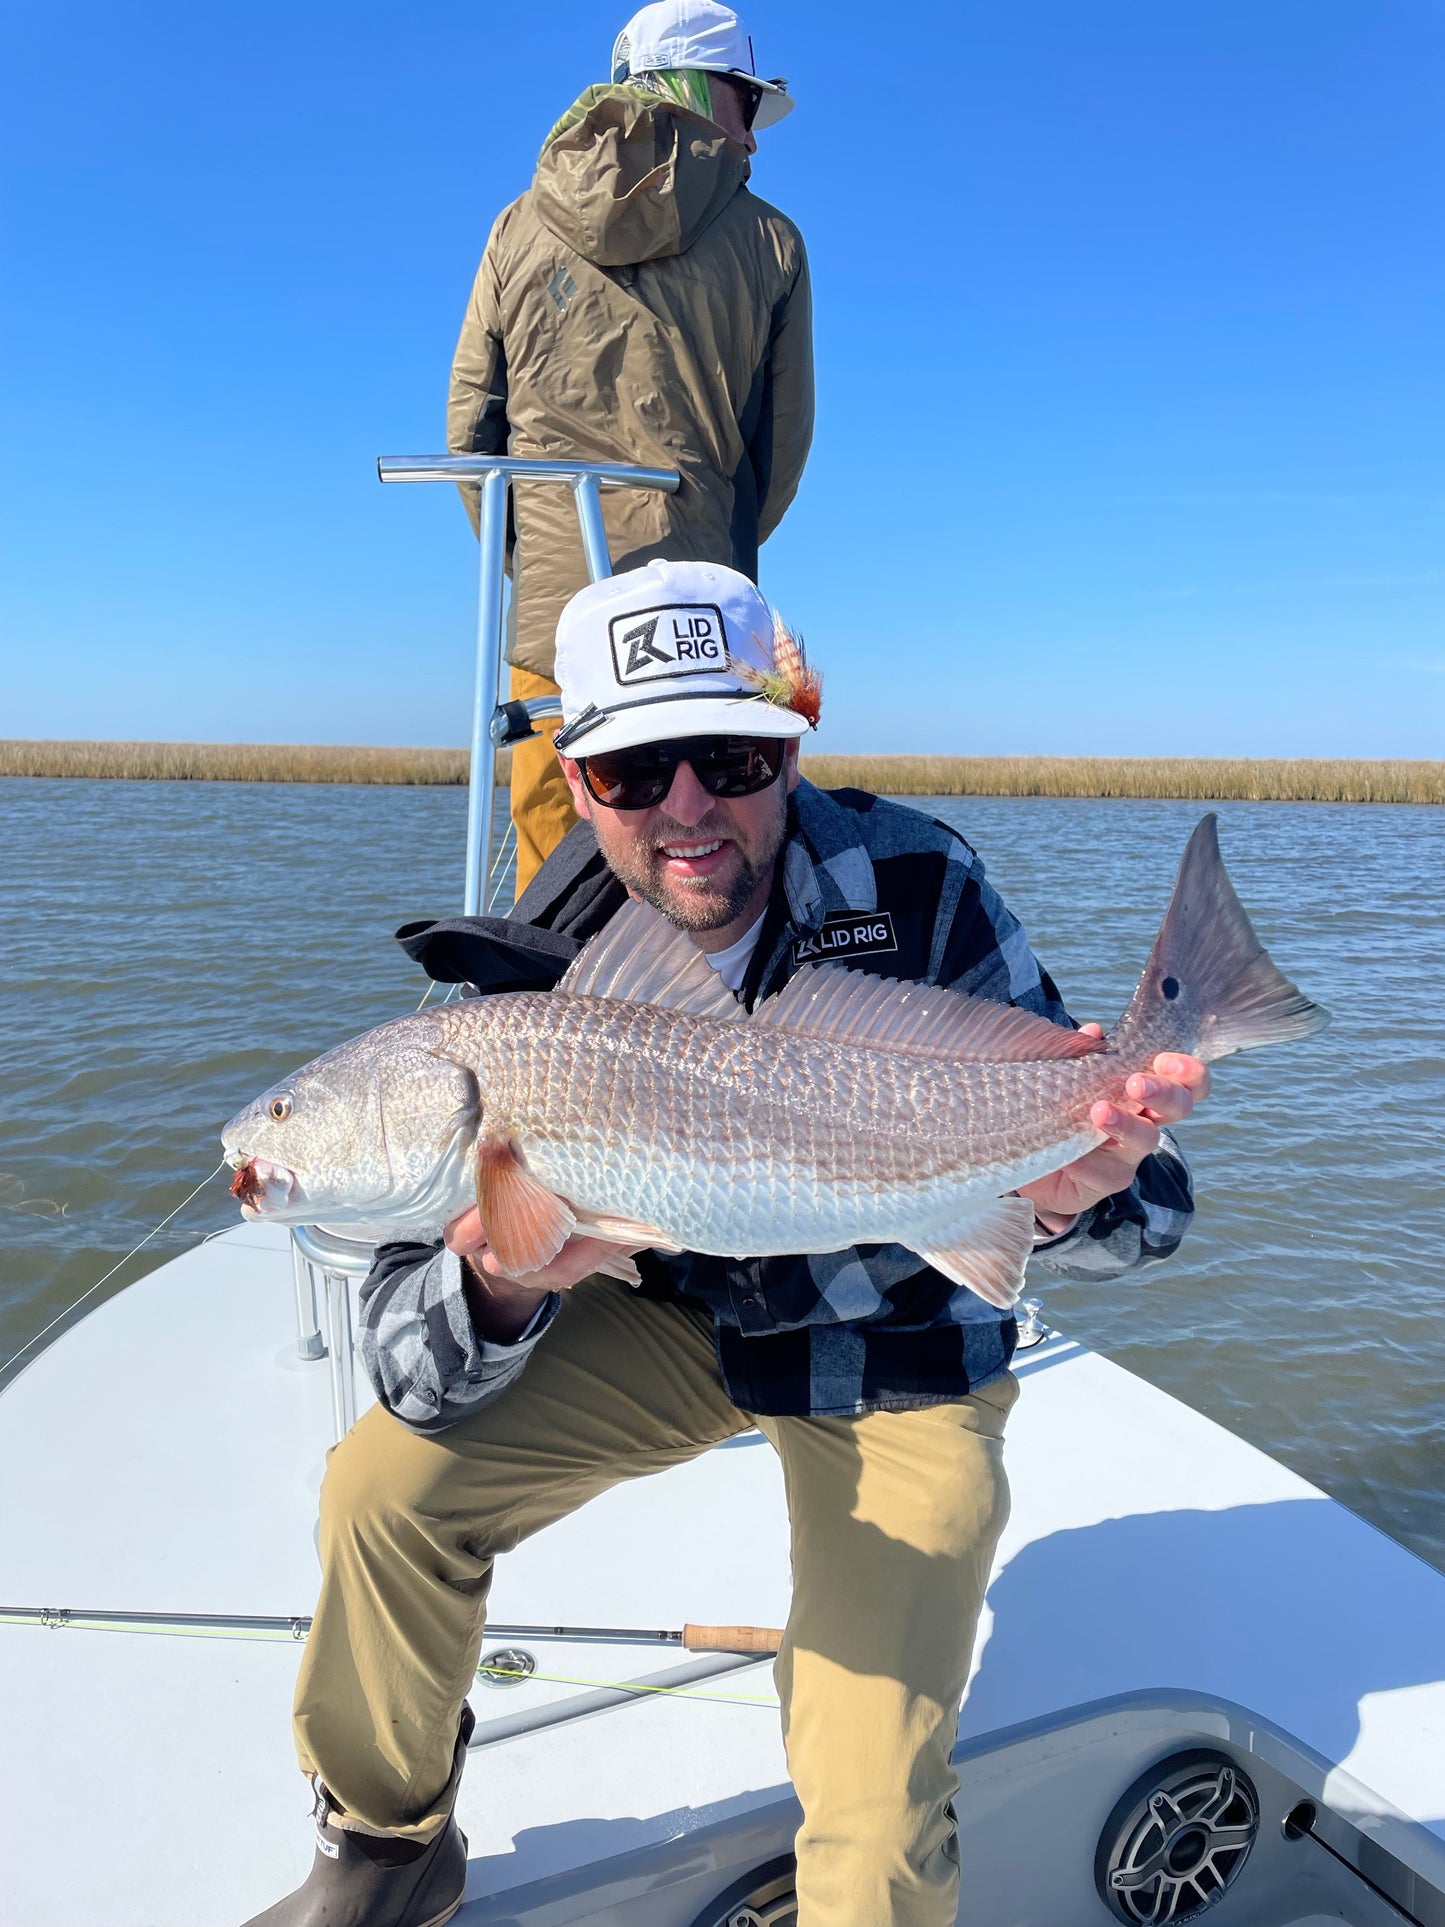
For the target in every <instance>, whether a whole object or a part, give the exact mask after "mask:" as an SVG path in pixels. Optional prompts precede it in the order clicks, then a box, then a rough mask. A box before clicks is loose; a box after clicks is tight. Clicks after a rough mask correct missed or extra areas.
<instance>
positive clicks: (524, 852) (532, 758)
mask: <svg viewBox="0 0 1445 1927" xmlns="http://www.w3.org/2000/svg"><path fill="white" fill-rule="evenodd" d="M558 693H559V692H558V689H557V685H556V683H554V682H550V681H549V680H548V679H547V677H546V676H537V675H534V674H533V673H532V671H531V670H530V669H513V671H512V672H511V699H512V701H513V702H519V701H522V700H524V699H525V698H526V697H528V696H555V695H557V694H558ZM561 727H562V719H561V717H560V716H554V717H553V718H552V719H551V721H550V722H545V723H538V724H537V725H536V729H537V734H536V735H535V736H533V737H531V738H530V739H529V740H528V741H527V742H525V743H518V744H517V745H516V747H515V748H514V749H513V751H512V796H511V808H512V822H513V824H514V825H515V827H516V831H517V895H518V896H521V894H522V892H523V891H524V890H525V889H526V887H527V885H528V884H529V883H530V882H531V881H532V878H533V877H534V876H536V874H537V872H538V871H539V870H540V869H541V867H542V865H543V864H544V863H545V862H546V861H547V858H548V857H549V856H551V854H552V852H553V851H554V850H555V849H556V847H557V845H558V844H559V843H560V842H561V841H562V839H563V837H564V836H565V835H566V834H567V832H568V830H570V829H571V827H572V825H573V824H574V823H575V822H576V821H577V812H576V811H575V810H574V809H573V807H572V793H571V791H570V790H569V789H568V788H567V778H566V777H565V776H564V775H563V774H562V765H561V764H560V763H559V762H558V761H557V753H556V751H555V750H554V749H553V747H552V738H553V737H554V736H555V735H556V734H557V731H558V730H559V729H560V728H561Z"/></svg>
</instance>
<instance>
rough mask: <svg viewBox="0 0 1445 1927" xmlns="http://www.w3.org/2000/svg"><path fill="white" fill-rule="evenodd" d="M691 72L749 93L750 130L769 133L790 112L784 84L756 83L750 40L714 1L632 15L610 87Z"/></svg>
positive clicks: (678, 1) (664, 1) (687, 1)
mask: <svg viewBox="0 0 1445 1927" xmlns="http://www.w3.org/2000/svg"><path fill="white" fill-rule="evenodd" d="M689 69H692V70H694V71H696V72H699V73H705V74H726V75H727V77H728V78H729V79H730V80H736V81H740V82H741V83H742V85H743V86H744V87H749V88H752V89H753V90H754V91H755V94H756V97H757V106H756V108H755V110H754V114H753V119H752V125H753V126H754V127H772V126H774V125H775V124H776V123H777V122H778V121H780V120H781V119H782V118H783V116H784V114H790V113H791V112H792V111H793V106H794V102H793V100H792V98H791V96H790V95H789V93H788V83H787V81H786V80H760V79H759V78H758V70H757V62H756V61H755V59H754V58H753V37H752V35H751V34H750V33H749V32H748V31H747V29H746V28H745V27H744V26H743V24H742V22H741V21H740V20H739V19H738V17H737V15H736V14H735V13H734V12H733V10H732V8H731V7H724V6H721V5H719V4H718V0H654V4H653V5H652V6H650V7H643V8H642V10H641V11H640V12H638V13H635V14H633V16H632V18H631V19H630V20H629V21H628V23H627V25H626V26H625V27H624V28H623V29H622V31H621V33H620V34H618V36H617V39H616V41H615V43H614V45H613V48H612V78H613V80H614V81H622V80H630V79H632V78H633V77H634V76H636V75H638V74H647V73H664V72H679V71H683V72H685V71H687V70H689Z"/></svg>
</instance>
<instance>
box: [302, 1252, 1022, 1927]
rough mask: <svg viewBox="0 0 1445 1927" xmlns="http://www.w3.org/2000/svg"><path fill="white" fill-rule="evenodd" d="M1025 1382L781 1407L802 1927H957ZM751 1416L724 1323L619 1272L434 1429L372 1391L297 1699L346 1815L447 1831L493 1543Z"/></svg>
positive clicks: (312, 1760)
mask: <svg viewBox="0 0 1445 1927" xmlns="http://www.w3.org/2000/svg"><path fill="white" fill-rule="evenodd" d="M1015 1396H1016V1386H1015V1383H1014V1380H1013V1379H1012V1378H1011V1377H1008V1376H1005V1377H1004V1378H1002V1379H999V1380H996V1381H995V1382H994V1383H993V1384H991V1385H988V1386H986V1387H985V1388H984V1389H983V1390H982V1391H981V1392H978V1393H975V1394H974V1395H973V1396H971V1397H969V1398H965V1399H961V1400H959V1401H957V1402H954V1403H949V1404H942V1405H933V1406H928V1407H924V1408H923V1409H921V1410H916V1411H907V1412H874V1413H869V1414H867V1415H865V1416H863V1417H857V1418H781V1419H780V1418H761V1419H759V1420H757V1424H758V1426H759V1428H760V1429H761V1430H762V1431H763V1432H764V1433H765V1434H766V1436H767V1438H768V1440H769V1441H770V1442H771V1444H772V1445H773V1447H774V1449H775V1450H776V1451H777V1453H778V1455H779V1457H780V1458H781V1460H782V1464H783V1474H784V1479H785V1483H786V1488H787V1496H788V1509H789V1515H790V1518H791V1522H792V1550H793V1602H792V1609H791V1612H790V1614H789V1619H788V1626H787V1634H786V1639H785V1642H784V1645H783V1649H782V1651H781V1653H780V1654H779V1656H778V1660H777V1666H776V1678H777V1683H778V1689H779V1693H780V1695H781V1698H782V1703H783V1724H784V1733H785V1738H786V1741H787V1750H788V1764H789V1770H790V1772H791V1775H792V1779H793V1783H794V1785H795V1787H796V1788H797V1792H798V1796H799V1799H800V1800H801V1802H802V1807H803V1815H804V1818H803V1824H802V1827H801V1830H800V1831H799V1834H798V1842H797V1846H798V1895H799V1916H798V1918H799V1927H951V1923H952V1922H953V1920H954V1917H955V1913H956V1910H957V1905H958V1861H957V1848H956V1845H955V1840H954V1829H953V1821H952V1815H951V1809H950V1804H949V1803H950V1801H951V1800H952V1797H953V1795H954V1792H955V1791H956V1787H957V1780H956V1777H955V1775H954V1772H953V1769H952V1767H951V1766H950V1764H949V1753H950V1751H951V1748H952V1745H953V1739H954V1733H955V1728H956V1721H957V1712H958V1703H959V1699H960V1697H961V1695H962V1692H963V1687H964V1683H965V1681H966V1679H967V1676H968V1667H969V1658H970V1654H971V1651H972V1647H973V1637H974V1629H975V1626H976V1624H977V1620H978V1612H979V1606H980V1603H981V1601H982V1598H983V1592H984V1587H985V1584H986V1582H987V1577H988V1571H989V1564H990V1560H991V1558H992V1554H993V1550H994V1546H995V1544H996V1542H997V1539H998V1535H999V1532H1000V1531H1001V1529H1002V1527H1003V1523H1004V1519H1005V1517H1006V1515H1007V1510H1008V1496H1007V1486H1006V1484H1005V1480H1004V1473H1003V1465H1002V1437H1003V1429H1004V1421H1005V1419H1006V1417H1007V1414H1008V1411H1009V1408H1010V1406H1011V1405H1012V1403H1013V1401H1014V1398H1015ZM752 1423H753V1420H752V1419H751V1418H750V1417H749V1415H748V1414H747V1413H745V1412H741V1411H739V1410H738V1409H737V1407H736V1406H734V1405H732V1404H731V1403H730V1402H729V1400H728V1398H727V1396H726V1394H725V1393H724V1392H723V1389H722V1387H721V1385H720V1384H719V1382H718V1377H717V1368H716V1364H715V1360H714V1354H713V1344H712V1334H711V1321H710V1320H709V1319H708V1318H707V1317H706V1316H704V1315H702V1314H700V1313H695V1312H692V1311H688V1310H684V1309H682V1308H681V1307H678V1306H676V1305H664V1304H656V1303H653V1302H650V1301H648V1300H646V1299H640V1298H637V1297H635V1296H633V1295H632V1294H630V1293H629V1292H628V1291H626V1290H625V1289H624V1288H620V1287H619V1286H617V1285H615V1284H611V1283H608V1282H606V1281H603V1280H588V1281H587V1282H586V1283H584V1284H582V1285H579V1286H578V1287H577V1288H576V1289H575V1290H573V1291H572V1292H570V1293H566V1294H564V1296H563V1302H562V1310H561V1312H560V1313H559V1315H558V1317H557V1320H556V1322H555V1324H554V1325H553V1326H552V1328H551V1330H550V1331H549V1332H548V1333H547V1335H546V1336H545V1338H544V1339H543V1340H542V1342H541V1343H540V1344H539V1345H538V1347H537V1349H536V1351H535V1352H534V1354H533V1356H532V1359H531V1361H530V1363H529V1364H528V1367H527V1369H526V1371H525V1373H524V1374H523V1375H522V1377H521V1378H520V1379H518V1380H517V1381H516V1383H515V1384H513V1385H512V1386H511V1387H510V1388H509V1389H508V1390H507V1391H506V1392H504V1393H503V1394H502V1395H501V1397H500V1398H498V1399H497V1400H496V1401H495V1402H494V1403H493V1404H491V1405H489V1406H487V1407H486V1408H485V1409H484V1410H483V1411H481V1412H480V1413H478V1415H477V1416H476V1417H475V1418H472V1419H469V1420H467V1421H466V1422H465V1423H463V1424H461V1425H458V1426H456V1427H454V1428H452V1429H451V1430H449V1431H447V1432H445V1433H444V1434H442V1435H441V1436H439V1437H436V1438H421V1437H418V1436H417V1435H416V1434H414V1433H411V1432H408V1431H407V1430H406V1429H405V1427H403V1426H402V1425H401V1424H399V1423H398V1422H397V1420H395V1419H393V1418H392V1417H391V1416H390V1415H389V1414H388V1413H387V1412H385V1411H384V1410H382V1409H381V1408H379V1407H378V1408H376V1409H373V1410H372V1411H370V1412H368V1413H367V1414H366V1416H365V1417H364V1418H362V1419H361V1420H360V1422H359V1423H358V1424H357V1425H356V1426H355V1428H354V1429H353V1430H352V1431H351V1433H350V1434H349V1435H348V1436H347V1437H346V1438H345V1439H344V1440H343V1441H342V1442H341V1444H340V1445H338V1446H337V1447H336V1448H335V1450H334V1451H333V1452H332V1454H331V1458H330V1463H329V1467H328V1470H327V1474H326V1480H325V1483H324V1485H323V1487H322V1493H321V1534H322V1536H321V1552H322V1562H323V1567H324V1579H323V1584H322V1591H321V1600H320V1603H319V1605H318V1607H317V1612H316V1620H315V1625H314V1627H313V1629H312V1632H311V1637H310V1639H309V1640H308V1642H307V1647H306V1652H305V1656H304V1659H303V1662H302V1668H301V1677H300V1681H299V1683H298V1686H297V1694H296V1735H297V1743H298V1748H299V1752H300V1757H301V1764H302V1767H303V1769H304V1770H305V1771H306V1772H308V1773H316V1774H319V1776H320V1777H321V1779H322V1780H323V1781H324V1782H325V1785H326V1787H327V1788H328V1790H329V1792H330V1794H331V1796H332V1798H333V1800H334V1802H335V1803H336V1806H337V1808H338V1817H339V1819H340V1822H341V1824H342V1825H343V1826H351V1827H356V1828H360V1829H364V1830H375V1831H378V1832H383V1833H391V1834H395V1835H401V1836H403V1837H406V1838H410V1839H412V1840H427V1839H429V1838H431V1837H432V1836H433V1835H434V1834H435V1833H436V1832H437V1830H438V1828H439V1827H441V1826H442V1825H443V1824H444V1823H445V1817H446V1813H447V1811H448V1810H449V1803H450V1798H451V1786H450V1776H451V1772H452V1763H453V1748H454V1744H455V1740H456V1733H457V1717H458V1709H459V1707H460V1705H461V1701H462V1697H463V1695H464V1694H465V1692H466V1691H467V1689H468V1686H469V1684H470V1682H471V1680H472V1677H473V1673H474V1669H475V1667H476V1663H477V1658H478V1654H479V1652H480V1648H481V1641H482V1625H483V1613H484V1611H485V1607H486V1598H487V1588H488V1585H489V1583H490V1579H491V1571H492V1562H493V1560H494V1558H495V1557H496V1556H497V1554H499V1553H503V1552H507V1551H509V1550H510V1549H511V1548H512V1547H513V1546H515V1545H517V1544H518V1543H519V1542H520V1541H521V1540H523V1539H525V1538H527V1537H528V1536H529V1535H530V1534H531V1533H534V1532H538V1531H540V1530H541V1528H542V1527H543V1526H546V1525H548V1524H550V1523H551V1522H552V1521H553V1520H555V1519H559V1518H562V1517H563V1516H565V1515H566V1514H567V1513H569V1512H572V1511H574V1510H575V1509H576V1508H577V1507H578V1506H580V1505H583V1504H585V1503H586V1501H587V1500H588V1499H591V1498H594V1497H596V1495H597V1494H598V1493H600V1492H604V1491H606V1490H607V1489H608V1488H609V1487H610V1486H613V1485H616V1484H618V1483H620V1482H621V1481H622V1480H624V1479H635V1478H640V1477H642V1476H643V1475H644V1474H645V1473H648V1472H660V1471H662V1470H663V1469H664V1468H666V1467H667V1466H671V1465H678V1464H681V1463H683V1462H684V1461H685V1460H688V1459H691V1458H693V1457H695V1456H696V1455H697V1454H698V1453H700V1452H702V1451H705V1450H706V1449H707V1447H708V1446H710V1445H713V1444H715V1443H716V1442H717V1441H719V1440H721V1439H724V1438H728V1437H730V1436H731V1435H733V1434H734V1433H737V1432H741V1431H744V1430H746V1429H747V1428H748V1427H749V1425H751V1424H752Z"/></svg>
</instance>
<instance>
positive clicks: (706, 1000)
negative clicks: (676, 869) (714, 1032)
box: [552, 902, 743, 1018]
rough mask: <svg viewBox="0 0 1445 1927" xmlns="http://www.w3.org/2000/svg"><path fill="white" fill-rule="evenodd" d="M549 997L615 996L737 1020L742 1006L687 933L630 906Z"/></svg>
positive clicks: (648, 909) (642, 906) (644, 906)
mask: <svg viewBox="0 0 1445 1927" xmlns="http://www.w3.org/2000/svg"><path fill="white" fill-rule="evenodd" d="M552 994H553V996H554V997H555V996H558V995H562V996H567V997H615V998H617V999H619V1000H620V1001H622V1002H626V1003H631V1004H660V1005H661V1006H662V1007H663V1009H665V1010H685V1011H687V1012H688V1013H689V1014H690V1015H691V1016H694V1017H733V1018H737V1017H741V1016H742V1015H743V1008H742V1005H741V1004H740V1003H739V1002H738V1000H737V998H736V997H734V996H733V994H732V992H731V991H730V990H729V989H728V987H727V985H726V984H725V983H724V982H723V980H722V978H721V977H719V975H718V974H717V972H716V971H715V970H714V969H713V967H712V965H711V964H710V963H709V962H708V961H707V959H706V957H704V956H703V954H702V952H701V951H700V950H699V949H698V947H697V945H696V944H695V943H694V942H693V940H692V938H691V937H690V936H688V934H687V932H686V931H685V930H679V929H678V927H677V925H676V924H675V923H669V922H668V920H667V918H666V917H664V916H663V915H662V914H661V913H660V912H659V911H657V910H654V909H653V908H652V905H651V904H649V903H632V902H629V903H628V904H626V905H625V907H624V908H623V909H621V910H619V911H618V913H617V915H616V916H615V917H614V918H613V919H612V921H611V923H609V924H608V925H607V927H606V928H605V929H603V930H599V931H598V933H597V935H596V936H595V937H593V939H592V940H591V942H590V943H589V944H588V945H587V946H586V948H585V949H584V950H583V951H582V952H581V954H580V955H579V956H578V957H577V959H576V960H575V962H574V963H572V964H571V965H570V967H569V968H568V971H567V974H566V976H565V977H563V979H562V981H561V982H560V983H559V984H558V986H557V988H556V990H555V991H553V993H552Z"/></svg>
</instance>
